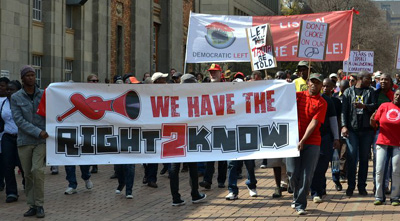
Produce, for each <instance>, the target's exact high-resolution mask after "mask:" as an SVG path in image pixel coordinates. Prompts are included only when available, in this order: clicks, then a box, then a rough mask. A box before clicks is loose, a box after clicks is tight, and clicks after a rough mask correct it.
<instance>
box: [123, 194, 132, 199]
mask: <svg viewBox="0 0 400 221" xmlns="http://www.w3.org/2000/svg"><path fill="white" fill-rule="evenodd" d="M125 198H127V199H133V196H132V195H126V197H125Z"/></svg>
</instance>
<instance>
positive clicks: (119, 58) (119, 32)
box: [116, 25, 124, 76]
mask: <svg viewBox="0 0 400 221" xmlns="http://www.w3.org/2000/svg"><path fill="white" fill-rule="evenodd" d="M116 40H117V75H121V76H122V75H123V74H124V73H123V59H124V54H123V53H124V51H123V45H124V42H123V30H122V26H121V25H117V39H116Z"/></svg>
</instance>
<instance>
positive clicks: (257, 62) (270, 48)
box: [246, 24, 277, 71]
mask: <svg viewBox="0 0 400 221" xmlns="http://www.w3.org/2000/svg"><path fill="white" fill-rule="evenodd" d="M246 35H247V42H248V44H249V53H250V59H251V69H252V70H253V71H257V70H263V69H269V68H275V67H276V66H277V65H276V59H275V56H274V45H273V41H272V35H271V29H270V26H269V24H264V25H259V26H255V27H251V28H246Z"/></svg>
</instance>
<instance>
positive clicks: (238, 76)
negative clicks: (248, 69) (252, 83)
mask: <svg viewBox="0 0 400 221" xmlns="http://www.w3.org/2000/svg"><path fill="white" fill-rule="evenodd" d="M244 77H245V76H244V74H243V73H242V72H237V73H236V74H235V76H234V77H233V78H234V79H235V78H240V79H242V80H243V79H244Z"/></svg>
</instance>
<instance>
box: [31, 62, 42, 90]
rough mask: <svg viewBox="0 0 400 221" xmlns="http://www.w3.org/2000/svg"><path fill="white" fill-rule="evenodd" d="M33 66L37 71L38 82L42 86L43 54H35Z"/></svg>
mask: <svg viewBox="0 0 400 221" xmlns="http://www.w3.org/2000/svg"><path fill="white" fill-rule="evenodd" d="M32 67H33V68H34V69H35V72H36V84H37V85H38V86H39V87H41V86H42V85H41V84H42V56H40V55H33V57H32Z"/></svg>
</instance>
